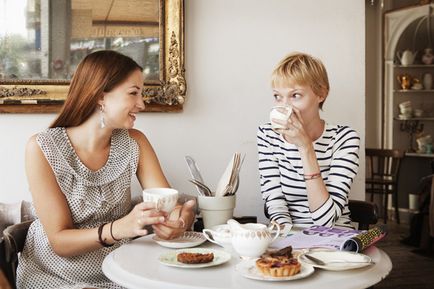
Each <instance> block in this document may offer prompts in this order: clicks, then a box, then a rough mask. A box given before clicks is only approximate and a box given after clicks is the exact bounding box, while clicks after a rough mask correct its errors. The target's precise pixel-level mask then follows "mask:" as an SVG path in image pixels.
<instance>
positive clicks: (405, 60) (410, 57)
mask: <svg viewBox="0 0 434 289" xmlns="http://www.w3.org/2000/svg"><path fill="white" fill-rule="evenodd" d="M396 55H397V56H398V59H399V61H400V62H401V64H402V65H404V66H408V65H411V64H413V63H414V59H415V58H416V55H417V51H415V52H413V51H410V50H409V49H406V50H404V52H402V53H401V52H400V51H398V52H397V53H396Z"/></svg>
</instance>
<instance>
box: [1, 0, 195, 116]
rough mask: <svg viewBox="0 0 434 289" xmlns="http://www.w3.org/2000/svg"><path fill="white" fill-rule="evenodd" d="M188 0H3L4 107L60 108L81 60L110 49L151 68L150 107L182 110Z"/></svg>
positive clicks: (148, 73) (147, 93) (28, 110)
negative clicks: (184, 2)
mask: <svg viewBox="0 0 434 289" xmlns="http://www.w3.org/2000/svg"><path fill="white" fill-rule="evenodd" d="M183 9H184V8H183V0H93V1H87V0H0V112H10V113H36V112H57V111H58V110H59V109H60V107H61V105H62V104H63V101H64V99H65V97H66V94H67V90H68V85H69V81H70V79H71V77H72V75H73V73H74V70H75V68H76V66H77V64H78V63H79V62H80V60H81V59H83V57H84V56H86V55H87V54H89V53H92V52H94V51H97V50H101V49H111V50H116V51H118V52H121V53H123V54H126V55H128V56H130V57H131V58H133V59H134V60H135V61H136V62H137V63H138V64H139V65H141V66H142V67H143V68H144V71H143V76H144V79H145V83H144V89H143V99H144V101H145V104H146V109H145V111H179V110H182V104H183V102H184V98H185V93H186V83H185V77H184V10H183Z"/></svg>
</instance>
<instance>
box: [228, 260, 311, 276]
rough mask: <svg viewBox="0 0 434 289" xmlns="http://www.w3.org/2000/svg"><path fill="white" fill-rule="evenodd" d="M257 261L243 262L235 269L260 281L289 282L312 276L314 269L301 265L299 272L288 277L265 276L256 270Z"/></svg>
mask: <svg viewBox="0 0 434 289" xmlns="http://www.w3.org/2000/svg"><path fill="white" fill-rule="evenodd" d="M256 260H257V259H248V260H243V261H241V262H240V263H238V264H237V266H236V267H235V269H236V270H237V271H238V272H239V273H240V274H241V275H242V276H244V277H246V278H249V279H254V280H260V281H290V280H297V279H302V278H305V277H307V276H309V275H310V274H312V273H313V272H314V271H315V269H314V268H313V266H311V265H307V264H301V268H300V272H299V273H298V274H295V275H293V276H288V277H272V276H265V275H263V274H262V273H261V272H259V270H258V269H257V268H256Z"/></svg>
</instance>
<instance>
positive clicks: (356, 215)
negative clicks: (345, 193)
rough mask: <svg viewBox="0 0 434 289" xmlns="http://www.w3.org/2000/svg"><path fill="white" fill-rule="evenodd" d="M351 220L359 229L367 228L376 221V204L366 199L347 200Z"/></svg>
mask: <svg viewBox="0 0 434 289" xmlns="http://www.w3.org/2000/svg"><path fill="white" fill-rule="evenodd" d="M348 207H349V209H350V217H351V220H352V221H353V222H355V223H358V229H359V230H368V229H369V225H375V224H377V221H378V214H377V205H376V204H375V203H371V202H367V201H358V200H349V202H348Z"/></svg>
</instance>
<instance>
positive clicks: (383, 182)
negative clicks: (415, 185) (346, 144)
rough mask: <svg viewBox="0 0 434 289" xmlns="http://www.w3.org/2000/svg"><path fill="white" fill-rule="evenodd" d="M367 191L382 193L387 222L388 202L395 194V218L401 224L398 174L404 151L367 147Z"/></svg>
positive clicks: (372, 194)
mask: <svg viewBox="0 0 434 289" xmlns="http://www.w3.org/2000/svg"><path fill="white" fill-rule="evenodd" d="M365 152H366V181H365V183H366V192H367V193H370V194H371V202H373V201H374V194H380V195H382V198H383V200H382V201H383V202H382V203H383V206H384V207H383V218H384V223H387V203H388V198H389V194H392V195H393V196H392V197H393V205H394V207H395V218H396V222H397V223H398V224H399V211H398V209H399V206H398V176H399V170H400V166H401V160H402V158H403V157H404V151H401V150H396V149H370V148H367V149H366V151H365Z"/></svg>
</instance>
